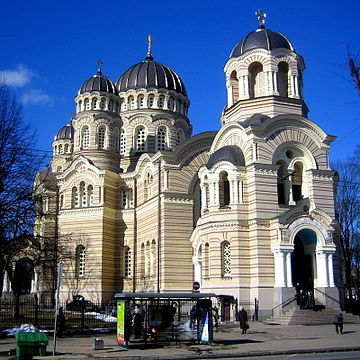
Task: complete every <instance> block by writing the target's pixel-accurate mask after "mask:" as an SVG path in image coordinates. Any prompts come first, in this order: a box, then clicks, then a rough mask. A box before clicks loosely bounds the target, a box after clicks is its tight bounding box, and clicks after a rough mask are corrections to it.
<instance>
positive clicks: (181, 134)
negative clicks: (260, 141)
mask: <svg viewBox="0 0 360 360" xmlns="http://www.w3.org/2000/svg"><path fill="white" fill-rule="evenodd" d="M184 138H185V136H184V130H183V129H178V131H177V132H176V146H179V145H180V144H181V143H182V142H183V141H184Z"/></svg>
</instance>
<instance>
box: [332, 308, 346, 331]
mask: <svg viewBox="0 0 360 360" xmlns="http://www.w3.org/2000/svg"><path fill="white" fill-rule="evenodd" d="M333 324H334V325H335V331H336V333H337V334H339V332H340V334H342V333H343V324H344V317H343V314H342V313H339V314H337V315H335V316H334V319H333Z"/></svg>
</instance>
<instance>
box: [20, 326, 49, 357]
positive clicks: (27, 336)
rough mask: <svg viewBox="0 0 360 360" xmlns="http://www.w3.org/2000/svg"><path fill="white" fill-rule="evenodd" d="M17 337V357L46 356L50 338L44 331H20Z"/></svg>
mask: <svg viewBox="0 0 360 360" xmlns="http://www.w3.org/2000/svg"><path fill="white" fill-rule="evenodd" d="M15 338H16V358H17V359H18V360H25V359H31V358H32V356H45V355H46V346H47V345H48V343H49V339H48V337H47V335H46V334H45V333H42V332H18V333H17V334H16V336H15Z"/></svg>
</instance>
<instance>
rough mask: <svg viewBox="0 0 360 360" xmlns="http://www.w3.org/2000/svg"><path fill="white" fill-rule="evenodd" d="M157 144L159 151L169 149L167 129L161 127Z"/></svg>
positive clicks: (158, 131)
mask: <svg viewBox="0 0 360 360" xmlns="http://www.w3.org/2000/svg"><path fill="white" fill-rule="evenodd" d="M156 144H157V150H166V148H167V144H166V128H165V127H164V126H161V127H159V128H158V130H157V134H156Z"/></svg>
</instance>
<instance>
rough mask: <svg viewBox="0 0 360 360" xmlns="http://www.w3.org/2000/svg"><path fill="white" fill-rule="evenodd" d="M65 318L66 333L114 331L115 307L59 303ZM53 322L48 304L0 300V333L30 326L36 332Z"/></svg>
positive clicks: (50, 327)
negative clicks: (23, 325) (92, 330)
mask: <svg viewBox="0 0 360 360" xmlns="http://www.w3.org/2000/svg"><path fill="white" fill-rule="evenodd" d="M59 306H62V307H63V310H64V315H65V328H66V330H67V331H81V330H85V329H93V328H115V327H116V318H115V316H116V315H115V308H114V307H113V306H112V305H111V304H109V303H107V304H102V303H91V304H90V303H88V302H87V303H85V302H79V303H77V304H75V305H74V303H60V304H59ZM54 323H55V308H54V305H53V304H52V303H51V302H50V301H49V302H38V301H34V300H28V299H27V300H20V302H19V304H17V303H16V302H15V301H14V300H9V299H6V300H5V299H0V330H4V329H8V328H13V327H18V326H20V325H21V324H32V325H34V326H35V327H37V328H38V329H47V330H51V329H53V328H54Z"/></svg>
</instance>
